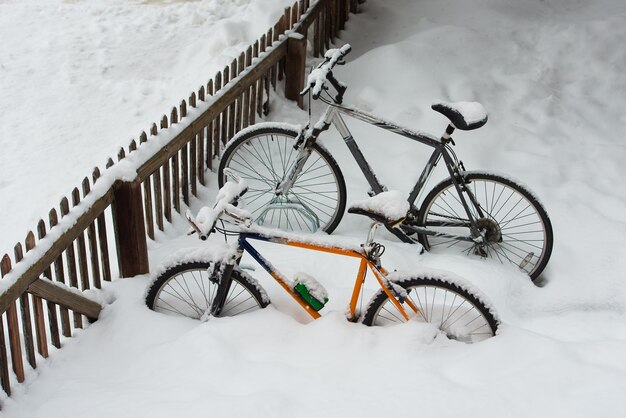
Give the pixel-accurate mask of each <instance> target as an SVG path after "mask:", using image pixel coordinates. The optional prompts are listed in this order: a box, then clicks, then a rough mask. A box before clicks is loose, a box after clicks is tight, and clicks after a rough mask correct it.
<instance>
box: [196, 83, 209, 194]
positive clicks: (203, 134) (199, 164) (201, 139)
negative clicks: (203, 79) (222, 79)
mask: <svg viewBox="0 0 626 418" xmlns="http://www.w3.org/2000/svg"><path fill="white" fill-rule="evenodd" d="M209 83H211V85H212V84H213V80H211V81H209ZM198 100H200V101H203V102H204V101H205V100H206V93H205V89H204V86H202V87H200V90H199V91H198ZM211 129H212V128H211V123H209V124H208V126H206V127H205V128H202V130H201V131H200V135H199V136H198V153H197V154H196V169H197V170H198V181H199V182H200V184H201V185H203V186H204V185H206V182H205V180H204V169H205V161H207V159H208V158H209V157H208V156H209V155H211V147H210V145H211V142H210V139H209V136H210V135H211ZM205 141H206V143H205Z"/></svg>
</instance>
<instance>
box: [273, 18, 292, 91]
mask: <svg viewBox="0 0 626 418" xmlns="http://www.w3.org/2000/svg"><path fill="white" fill-rule="evenodd" d="M287 13H291V9H290V8H287V9H285V13H284V14H283V15H282V16H281V18H280V20H279V21H278V30H277V31H276V33H277V34H278V35H280V34H283V33H285V31H286V30H287V26H288V25H289V21H290V20H291V19H290V18H288V17H287ZM284 75H285V59H284V58H283V59H281V60H280V61H279V62H278V81H282V79H283V78H284Z"/></svg>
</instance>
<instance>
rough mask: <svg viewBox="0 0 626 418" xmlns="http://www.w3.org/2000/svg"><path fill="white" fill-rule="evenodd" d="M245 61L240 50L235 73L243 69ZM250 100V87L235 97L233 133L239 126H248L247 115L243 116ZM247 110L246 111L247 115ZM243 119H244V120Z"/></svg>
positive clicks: (239, 128) (238, 129)
mask: <svg viewBox="0 0 626 418" xmlns="http://www.w3.org/2000/svg"><path fill="white" fill-rule="evenodd" d="M245 62H246V54H245V53H244V52H242V53H241V54H240V55H239V58H238V59H237V74H241V73H242V72H243V70H244V67H245ZM246 94H247V98H246ZM249 100H250V89H249V88H248V89H246V91H244V92H243V93H241V94H240V95H239V97H238V98H237V107H236V110H235V133H237V132H239V131H240V130H241V127H242V126H243V127H245V126H248V117H247V116H246V117H244V115H243V114H244V109H247V107H244V106H248V102H249ZM244 102H245V103H244ZM247 113H248V112H246V115H247ZM244 119H245V120H244Z"/></svg>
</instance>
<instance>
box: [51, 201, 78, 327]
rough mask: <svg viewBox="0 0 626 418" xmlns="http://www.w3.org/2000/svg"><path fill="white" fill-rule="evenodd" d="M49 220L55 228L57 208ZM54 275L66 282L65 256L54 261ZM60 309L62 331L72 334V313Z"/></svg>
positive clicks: (62, 308)
mask: <svg viewBox="0 0 626 418" xmlns="http://www.w3.org/2000/svg"><path fill="white" fill-rule="evenodd" d="M48 220H49V222H50V229H52V228H54V227H55V226H56V225H57V224H58V223H59V220H58V217H57V211H56V210H55V209H51V210H50V213H49V215H48ZM54 277H55V279H56V281H57V282H59V283H65V273H64V271H63V256H61V255H60V256H59V257H58V258H57V259H56V260H55V261H54ZM59 311H60V312H61V332H62V333H63V336H65V337H71V336H72V327H71V325H70V314H69V311H68V310H67V308H64V307H62V306H61V307H60V309H59Z"/></svg>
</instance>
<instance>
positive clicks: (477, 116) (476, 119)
mask: <svg viewBox="0 0 626 418" xmlns="http://www.w3.org/2000/svg"><path fill="white" fill-rule="evenodd" d="M431 108H432V109H433V110H435V111H437V112H439V113H441V114H442V115H444V116H445V117H447V118H448V119H450V122H451V123H452V125H454V127H455V128H457V129H460V130H462V131H471V130H472V129H478V128H480V127H481V126H483V125H484V124H485V123H487V111H486V110H485V108H484V107H483V105H481V104H480V103H478V102H454V103H446V102H438V103H433V105H432V106H431Z"/></svg>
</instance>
